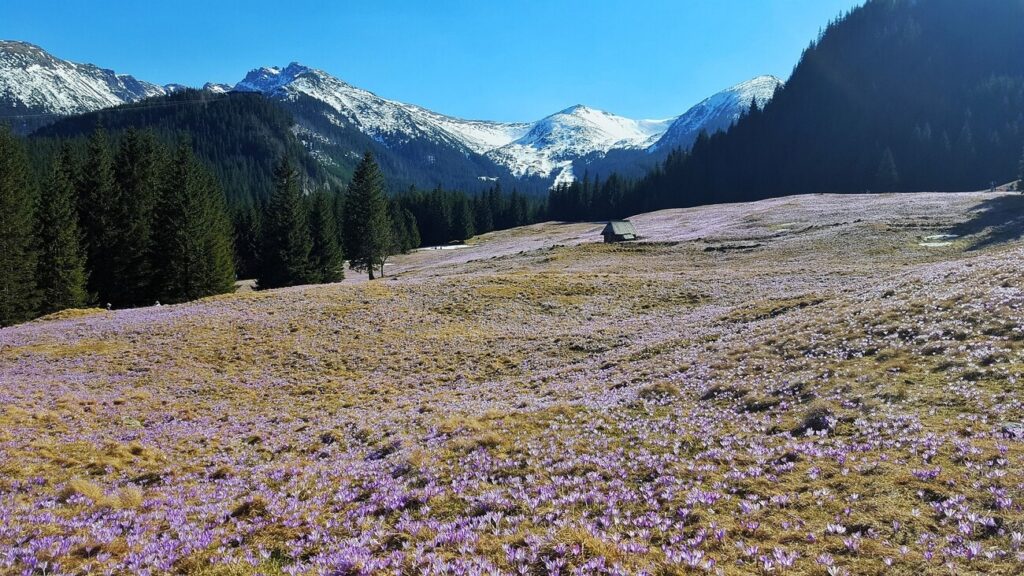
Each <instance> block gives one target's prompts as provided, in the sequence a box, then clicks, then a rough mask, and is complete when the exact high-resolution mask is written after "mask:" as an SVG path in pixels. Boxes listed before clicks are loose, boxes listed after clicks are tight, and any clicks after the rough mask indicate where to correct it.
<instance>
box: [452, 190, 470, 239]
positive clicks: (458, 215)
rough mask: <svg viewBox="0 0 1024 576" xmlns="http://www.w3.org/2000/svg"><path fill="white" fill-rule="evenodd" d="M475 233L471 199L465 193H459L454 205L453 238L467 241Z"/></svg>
mask: <svg viewBox="0 0 1024 576" xmlns="http://www.w3.org/2000/svg"><path fill="white" fill-rule="evenodd" d="M474 234H475V226H474V222H473V212H472V211H471V210H470V204H469V199H468V198H466V196H465V195H463V194H459V195H458V196H457V198H456V199H455V202H454V205H453V206H452V234H451V235H452V239H453V240H458V241H460V242H465V241H466V240H469V239H470V238H472V237H473V235H474Z"/></svg>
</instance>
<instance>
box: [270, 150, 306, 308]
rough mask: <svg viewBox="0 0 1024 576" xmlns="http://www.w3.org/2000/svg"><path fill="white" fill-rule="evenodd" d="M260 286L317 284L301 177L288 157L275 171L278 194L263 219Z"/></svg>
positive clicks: (283, 157)
mask: <svg viewBox="0 0 1024 576" xmlns="http://www.w3.org/2000/svg"><path fill="white" fill-rule="evenodd" d="M262 231H263V243H262V246H263V247H262V259H261V262H260V273H259V276H258V279H257V282H258V285H259V287H260V288H261V289H262V288H281V287H283V286H297V285H299V284H309V283H311V282H315V281H316V277H315V274H314V273H313V267H312V266H311V265H310V252H311V251H312V249H313V241H312V238H311V236H310V233H309V222H308V220H307V217H306V205H305V203H304V202H303V199H302V192H301V191H300V189H299V181H298V174H297V173H296V171H295V169H294V168H293V167H292V163H291V161H290V160H289V159H288V157H287V156H282V157H281V161H280V162H279V163H278V164H277V167H276V168H275V170H274V192H273V193H272V194H271V196H270V203H269V204H268V206H267V211H266V214H265V215H264V217H263V227H262Z"/></svg>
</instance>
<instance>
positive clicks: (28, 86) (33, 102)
mask: <svg viewBox="0 0 1024 576" xmlns="http://www.w3.org/2000/svg"><path fill="white" fill-rule="evenodd" d="M167 92H168V90H167V89H166V88H164V87H163V86H159V85H156V84H151V83H149V82H143V81H141V80H137V79H135V78H134V77H132V76H129V75H127V74H117V73H115V72H114V71H113V70H106V69H104V68H99V67H98V66H94V65H92V64H77V63H74V62H68V61H67V60H61V59H59V58H55V57H54V56H52V55H50V54H49V53H47V52H46V51H45V50H43V49H42V48H40V47H38V46H35V45H33V44H29V43H27V42H16V41H7V40H0V117H2V116H7V117H11V116H14V117H17V118H19V119H26V118H34V119H43V118H46V117H47V116H52V117H54V118H55V117H59V116H65V115H69V114H78V113H82V112H91V111H93V110H99V109H100V108H107V107H110V106H116V105H118V104H123V103H125V102H134V101H136V100H141V99H143V98H149V97H151V96H160V95H163V94H166V93H167Z"/></svg>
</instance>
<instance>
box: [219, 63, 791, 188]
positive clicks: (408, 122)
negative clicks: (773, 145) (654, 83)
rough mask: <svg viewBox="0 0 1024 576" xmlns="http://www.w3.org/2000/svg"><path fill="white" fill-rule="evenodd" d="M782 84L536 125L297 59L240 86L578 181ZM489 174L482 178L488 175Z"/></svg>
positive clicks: (401, 139)
mask: <svg viewBox="0 0 1024 576" xmlns="http://www.w3.org/2000/svg"><path fill="white" fill-rule="evenodd" d="M781 84H782V82H781V81H780V80H779V79H777V78H775V77H773V76H760V77H757V78H754V79H752V80H749V81H747V82H744V83H742V84H738V85H736V86H733V87H732V88H729V89H727V90H724V91H722V92H720V93H718V94H715V95H714V96H711V97H710V98H708V99H706V100H704V101H703V102H701V103H699V104H697V105H696V106H694V107H692V108H691V109H690V110H688V111H687V112H686V113H685V114H683V115H681V116H678V117H675V118H668V119H664V120H634V119H631V118H625V117H622V116H617V115H615V114H611V113H609V112H604V111H602V110H596V109H594V108H589V107H587V106H582V105H576V106H572V107H570V108H566V109H565V110H562V111H560V112H557V113H555V114H552V115H550V116H548V117H546V118H543V119H542V120H539V121H537V122H533V123H506V122H489V121H481V120H463V119H461V118H454V117H451V116H445V115H443V114H438V113H437V112H433V111H430V110H427V109H425V108H422V107H420V106H415V105H412V104H405V103H402V102H397V101H393V100H388V99H385V98H381V97H380V96H377V95H376V94H374V93H372V92H369V91H367V90H363V89H361V88H357V87H355V86H352V85H351V84H348V83H346V82H344V81H342V80H340V79H338V78H336V77H334V76H332V75H330V74H328V73H326V72H324V71H322V70H316V69H313V68H309V67H306V66H303V65H301V64H298V63H294V62H293V63H292V64H290V65H288V66H287V67H285V68H276V67H271V68H258V69H256V70H253V71H252V72H250V73H249V74H248V75H247V76H246V77H245V79H243V80H242V81H241V82H239V83H238V84H237V85H235V90H243V91H255V92H261V93H264V94H267V95H269V96H271V97H275V98H280V99H283V100H295V99H297V98H298V97H299V95H305V96H308V97H310V98H313V99H315V100H318V101H320V102H323V103H325V104H327V105H328V106H329V107H330V109H331V110H332V111H333V115H332V116H331V117H330V120H331V122H332V123H333V124H336V125H338V126H342V125H344V124H350V125H352V126H355V127H356V128H357V129H359V130H360V131H362V132H363V133H364V134H367V135H368V136H370V137H371V138H373V139H375V140H377V141H378V142H380V143H382V144H384V145H386V146H394V145H400V144H405V143H408V142H412V141H415V140H417V139H421V138H423V139H427V140H429V141H431V142H432V143H435V144H441V145H447V146H451V147H453V148H455V149H458V150H461V151H462V152H463V153H464V154H468V153H475V154H481V155H484V156H486V157H487V158H488V159H490V160H491V161H493V162H494V163H496V164H498V165H500V166H503V167H505V168H507V169H508V171H509V172H510V173H511V174H512V176H514V177H517V178H522V177H539V178H551V179H553V180H554V181H556V182H571V181H572V180H573V178H574V175H573V169H572V166H573V163H574V162H576V161H579V160H581V159H585V158H593V157H598V158H599V157H602V156H604V155H605V154H607V153H608V152H610V151H611V150H638V151H643V150H647V151H649V152H657V151H660V150H667V149H670V148H674V147H677V146H682V147H686V146H689V145H691V144H692V143H693V141H694V140H695V139H696V137H697V135H698V134H699V133H700V131H701V130H707V131H708V132H715V131H718V130H724V129H726V128H728V127H729V125H731V124H732V123H733V122H735V121H736V120H737V119H738V118H739V117H740V116H741V115H742V114H743V112H745V111H746V110H748V109H749V108H750V103H751V102H752V101H755V100H756V101H757V102H758V104H760V105H763V104H764V103H765V102H767V101H768V100H769V99H770V98H771V97H772V95H773V94H774V92H775V89H776V88H777V87H778V86H780V85H781ZM486 176H489V175H479V177H486Z"/></svg>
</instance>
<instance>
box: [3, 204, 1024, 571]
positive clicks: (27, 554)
mask: <svg viewBox="0 0 1024 576" xmlns="http://www.w3.org/2000/svg"><path fill="white" fill-rule="evenodd" d="M1022 208H1024V200H1022V197H1021V196H1019V195H1013V194H1006V193H964V194H927V193H926V194H889V195H807V196H800V197H784V198H778V199H773V200H766V201H761V202H756V203H745V204H729V205H719V206H706V207H699V208H689V209H675V210H665V211H660V212H654V213H647V214H640V215H637V216H634V217H632V218H631V221H632V222H633V223H634V224H635V226H636V228H637V230H638V232H639V233H640V234H641V236H642V237H643V238H642V240H641V241H639V242H635V243H626V244H607V245H606V244H602V243H600V236H599V232H600V229H601V224H600V223H576V224H563V223H550V222H549V223H542V224H536V225H533V226H528V227H522V228H515V229H511V230H505V231H500V232H493V233H490V234H487V235H483V236H480V237H477V238H474V239H473V240H471V241H470V242H469V245H468V247H466V248H463V249H458V250H434V251H430V250H427V251H419V252H413V253H410V254H407V255H398V256H395V257H394V258H393V259H392V260H390V261H389V262H393V264H391V265H389V266H387V267H386V268H387V270H386V271H387V277H385V278H384V279H381V280H376V281H374V282H366V281H364V280H362V279H361V278H357V277H358V276H360V275H358V274H349V275H348V276H349V277H348V278H347V279H346V280H345V281H344V282H342V283H339V284H330V285H322V286H303V287H295V288H287V289H282V290H275V291H263V292H254V293H242V294H234V295H223V296H217V297H213V298H208V299H204V300H200V301H197V302H192V303H187V304H181V305H176V306H162V307H150V308H139V309H130V310H119V311H113V312H107V311H103V310H91V309H90V310H69V311H65V312H60V313H57V314H55V315H52V316H50V317H47V318H44V319H41V320H37V321H34V322H30V323H27V324H23V325H19V326H14V327H10V328H5V329H4V330H3V331H0V381H2V382H3V383H4V386H3V387H0V406H2V408H0V549H4V550H6V553H5V554H4V555H3V556H2V557H0V572H5V573H8V572H9V573H33V570H34V571H36V572H39V571H43V572H45V573H79V572H83V571H89V572H96V573H101V572H106V571H112V572H115V573H144V572H152V573H163V572H179V573H193V574H215V573H216V574H257V573H259V574H278V573H306V572H317V573H333V574H376V573H407V574H548V573H563V574H641V573H643V574H690V573H701V572H711V573H725V574H767V573H791V574H876V573H879V574H880V573H885V574H933V573H948V572H950V571H954V572H955V573H957V574H1014V573H1016V571H1017V569H1018V568H1019V566H1020V563H1021V562H1022V560H1024V556H1022V555H1024V515H1022V512H1021V502H1020V501H1021V498H1022V496H1021V494H1022V493H1024V485H1022V484H1021V478H1022V477H1024V468H1022V466H1024V443H1022V440H1024V438H1022V437H1021V432H1022V430H1021V425H1020V424H1019V423H1020V422H1021V421H1024V398H1022V396H1021V392H1020V387H1019V379H1020V378H1021V377H1022V374H1024V363H1022V354H1024V334H1022V333H1021V325H1022V320H1024V318H1022V306H1024V291H1022V289H1024V286H1022V284H1021V279H1020V276H1019V274H1018V273H1017V270H1018V269H1019V262H1020V259H1021V256H1022V247H1021V244H1020V243H1019V242H1016V240H1018V239H1019V238H1020V236H1021V234H1024V221H1022V219H1021V217H1020V214H1021V213H1022V212H1021V210H1022ZM935 237H941V238H943V241H942V242H934V241H931V240H929V238H932V239H934V238H935ZM43 564H45V566H43Z"/></svg>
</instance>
